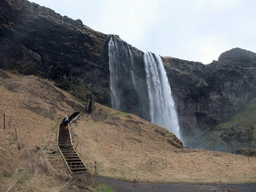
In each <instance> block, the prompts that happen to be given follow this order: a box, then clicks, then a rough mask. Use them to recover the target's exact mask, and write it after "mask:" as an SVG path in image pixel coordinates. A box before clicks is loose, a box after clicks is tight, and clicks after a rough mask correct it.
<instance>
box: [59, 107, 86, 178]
mask: <svg viewBox="0 0 256 192" xmlns="http://www.w3.org/2000/svg"><path fill="white" fill-rule="evenodd" d="M79 113H80V112H75V113H73V114H72V115H71V116H70V117H69V123H71V122H72V121H73V120H75V119H76V117H77V116H78V115H79ZM70 138H71V136H70V131H69V127H68V126H67V127H65V125H64V123H63V122H62V123H61V124H60V127H59V133H58V147H59V149H60V152H61V154H62V156H63V158H64V160H65V162H66V164H67V166H68V169H69V171H70V173H73V174H85V173H87V168H86V167H85V165H84V163H83V161H82V160H81V159H80V157H79V154H78V153H77V151H76V150H75V149H74V147H73V145H72V141H71V139H70Z"/></svg>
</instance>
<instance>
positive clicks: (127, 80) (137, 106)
mask: <svg viewBox="0 0 256 192" xmlns="http://www.w3.org/2000/svg"><path fill="white" fill-rule="evenodd" d="M108 47H109V52H108V55H109V70H110V89H111V105H112V108H114V109H117V110H119V111H124V112H129V113H134V114H136V115H138V116H140V117H142V118H144V119H147V120H149V113H148V111H149V107H148V99H145V98H148V93H147V90H146V89H145V87H147V83H146V81H145V79H146V78H145V77H146V73H145V70H144V62H143V60H141V62H138V61H137V62H135V60H134V57H133V53H132V51H131V49H130V45H128V44H127V43H126V42H124V41H120V40H117V38H116V37H114V36H112V37H111V38H110V41H109V44H108Z"/></svg>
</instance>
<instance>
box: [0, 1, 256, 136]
mask: <svg viewBox="0 0 256 192" xmlns="http://www.w3.org/2000/svg"><path fill="white" fill-rule="evenodd" d="M109 39H110V35H105V34H103V33H100V32H96V31H94V30H92V29H90V28H89V27H87V26H85V25H83V23H82V21H81V20H79V19H78V20H72V19H70V18H68V17H67V16H61V15H60V14H57V13H55V12H54V11H52V10H51V9H48V8H45V7H41V6H39V5H37V4H35V3H30V2H28V1H27V0H12V1H9V0H2V1H0V68H2V69H11V70H17V71H19V72H21V73H23V74H35V75H40V76H43V77H46V78H49V79H52V80H54V81H55V82H56V83H57V84H59V85H61V86H60V87H62V88H64V89H68V88H69V87H71V88H70V91H71V92H72V93H73V94H74V95H76V96H79V97H87V95H86V94H87V92H88V91H91V92H93V95H94V96H95V98H96V101H98V102H100V103H102V104H106V105H110V87H109V86H110V85H109V80H110V76H109V75H110V72H109V63H108V60H109V58H108V41H109ZM118 39H119V41H122V40H121V39H120V38H118ZM131 51H132V53H133V56H134V60H135V62H138V63H142V62H143V52H141V51H140V50H138V49H136V48H134V47H131ZM255 58H256V56H255V53H252V52H249V51H246V50H243V49H239V48H235V49H232V50H230V51H227V52H225V53H223V54H221V55H220V57H219V59H218V61H213V62H212V63H211V64H209V65H203V64H202V63H198V62H190V61H185V60H181V59H177V58H171V57H162V59H163V62H164V64H165V68H166V72H167V75H168V78H169V82H170V84H171V89H172V94H173V97H174V100H175V102H176V107H177V111H178V115H179V120H180V125H181V130H183V132H190V131H193V130H194V128H195V127H199V128H202V129H203V128H205V127H206V126H215V125H216V124H217V123H218V122H219V121H220V120H221V119H222V118H224V117H226V116H227V115H228V114H230V113H232V112H235V111H237V110H238V109H239V108H241V107H242V106H243V105H244V104H245V103H247V102H248V101H249V100H251V99H252V98H253V97H255V95H256V92H255V90H256V89H255V87H256V81H255V77H256V60H255ZM77 83H79V85H80V87H75V88H73V89H72V86H73V85H77ZM83 89H85V90H86V91H84V92H83ZM132 91H133V90H130V91H129V93H131V92H132ZM84 95H86V96H84ZM128 95H129V98H127V100H129V99H131V98H133V96H132V95H131V94H128ZM146 99H148V98H146ZM130 103H131V104H130V105H129V108H128V109H127V112H134V111H136V107H138V106H137V105H136V102H133V103H132V102H130ZM138 114H139V113H138Z"/></svg>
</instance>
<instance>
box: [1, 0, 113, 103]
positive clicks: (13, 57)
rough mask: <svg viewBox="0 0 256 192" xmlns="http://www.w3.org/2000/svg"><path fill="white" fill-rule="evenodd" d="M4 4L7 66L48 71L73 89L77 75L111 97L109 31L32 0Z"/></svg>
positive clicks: (3, 51) (41, 72)
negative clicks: (30, 0) (99, 30)
mask: <svg viewBox="0 0 256 192" xmlns="http://www.w3.org/2000/svg"><path fill="white" fill-rule="evenodd" d="M0 10H1V11H0V61H1V62H0V67H1V68H3V69H15V70H18V71H19V72H21V73H24V74H36V75H42V76H44V77H47V78H50V79H53V80H54V81H55V82H57V83H59V85H61V86H62V88H65V89H67V90H68V89H69V86H68V85H69V84H68V83H69V82H72V81H74V80H76V82H81V83H82V84H84V85H87V88H88V87H89V88H91V87H93V91H94V92H95V94H98V95H103V96H102V98H101V101H100V102H102V103H105V104H107V103H109V95H110V94H109V68H108V50H107V43H108V39H109V36H108V35H105V34H102V33H100V32H96V31H94V30H92V29H90V28H89V27H87V26H85V25H83V23H82V21H81V20H79V19H78V20H72V19H70V18H68V17H67V16H64V17H63V16H61V15H59V14H57V13H55V12H54V11H52V10H51V9H48V8H45V7H41V6H39V5H37V4H35V3H30V2H28V1H26V0H13V1H9V0H3V1H1V2H0ZM63 82H66V84H65V83H63ZM89 88H88V89H89ZM97 98H98V99H99V98H100V96H98V97H97Z"/></svg>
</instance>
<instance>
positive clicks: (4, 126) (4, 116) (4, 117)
mask: <svg viewBox="0 0 256 192" xmlns="http://www.w3.org/2000/svg"><path fill="white" fill-rule="evenodd" d="M4 129H5V114H4Z"/></svg>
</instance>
